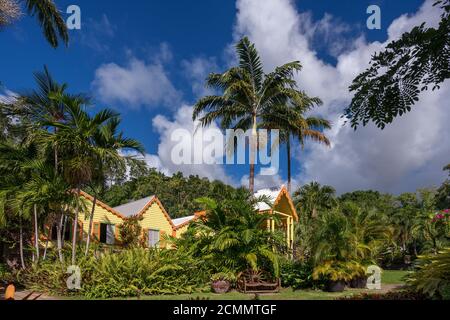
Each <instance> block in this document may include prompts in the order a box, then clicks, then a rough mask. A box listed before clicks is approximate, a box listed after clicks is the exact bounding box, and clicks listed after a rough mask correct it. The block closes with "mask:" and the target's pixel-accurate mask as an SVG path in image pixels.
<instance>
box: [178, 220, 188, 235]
mask: <svg viewBox="0 0 450 320" xmlns="http://www.w3.org/2000/svg"><path fill="white" fill-rule="evenodd" d="M188 228H189V223H188V224H186V225H185V226H182V227H181V228H179V229H177V231H176V234H175V237H177V238H179V237H181V235H182V234H183V233H184V232H186V230H187V229H188Z"/></svg>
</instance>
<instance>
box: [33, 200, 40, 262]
mask: <svg viewBox="0 0 450 320" xmlns="http://www.w3.org/2000/svg"><path fill="white" fill-rule="evenodd" d="M33 213H34V245H35V247H36V262H38V261H39V226H38V216H37V206H36V205H34V206H33Z"/></svg>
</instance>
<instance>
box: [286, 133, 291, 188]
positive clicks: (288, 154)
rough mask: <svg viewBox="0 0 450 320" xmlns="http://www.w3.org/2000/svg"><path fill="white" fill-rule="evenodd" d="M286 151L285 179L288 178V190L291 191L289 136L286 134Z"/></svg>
mask: <svg viewBox="0 0 450 320" xmlns="http://www.w3.org/2000/svg"><path fill="white" fill-rule="evenodd" d="M286 153H287V179H288V186H287V189H288V192H289V193H290V192H291V187H292V186H291V137H290V135H289V134H288V136H287V141H286Z"/></svg>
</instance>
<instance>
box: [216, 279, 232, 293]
mask: <svg viewBox="0 0 450 320" xmlns="http://www.w3.org/2000/svg"><path fill="white" fill-rule="evenodd" d="M211 288H212V290H213V291H214V292H215V293H226V292H228V290H230V282H229V281H226V280H217V281H213V282H212V283H211Z"/></svg>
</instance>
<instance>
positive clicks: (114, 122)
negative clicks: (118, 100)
mask: <svg viewBox="0 0 450 320" xmlns="http://www.w3.org/2000/svg"><path fill="white" fill-rule="evenodd" d="M55 99H57V101H58V102H59V103H61V104H64V106H65V109H66V112H67V119H66V121H64V122H58V121H56V122H55V121H53V122H52V121H49V122H47V123H46V125H48V126H50V127H54V128H57V129H58V130H55V132H54V133H52V132H50V131H46V132H45V133H44V134H43V137H42V139H41V141H42V143H43V144H44V145H45V146H46V149H51V150H52V149H53V148H54V147H55V146H56V145H57V146H58V148H59V149H60V151H61V160H60V161H61V167H62V172H63V175H64V177H65V179H66V181H67V182H68V183H69V184H70V185H71V186H72V188H73V189H74V190H75V193H76V199H77V201H76V204H75V214H74V223H73V233H72V263H73V264H75V258H76V245H77V229H78V224H77V222H78V216H79V210H80V201H79V198H80V192H81V188H82V187H83V186H87V185H88V184H90V183H91V182H92V181H94V180H95V178H96V175H98V174H99V173H97V171H98V169H99V168H100V171H101V169H102V167H103V165H105V164H110V163H112V161H117V160H118V159H119V157H120V156H119V153H118V151H119V150H120V149H121V148H128V147H132V148H133V149H136V150H139V151H142V147H141V146H140V144H139V143H137V142H136V141H134V140H131V139H126V138H123V136H122V133H117V126H118V124H119V121H118V118H117V114H115V113H114V112H112V111H111V110H108V109H104V110H102V111H100V112H98V113H96V114H95V115H94V116H90V115H89V114H88V113H87V112H86V111H85V105H84V104H83V102H84V100H83V99H79V98H77V97H73V96H70V95H61V96H58V97H55ZM99 166H100V167H99ZM100 175H101V173H100Z"/></svg>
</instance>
